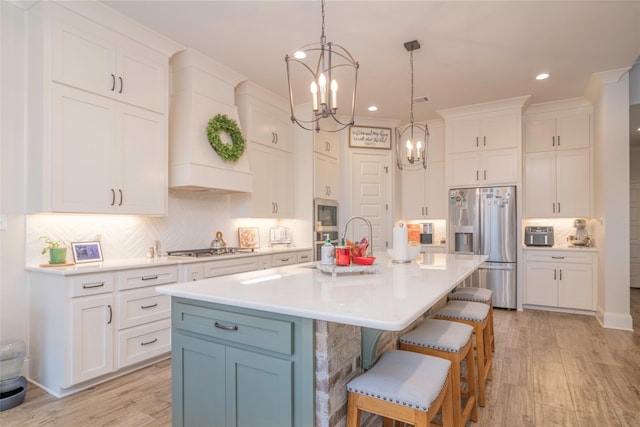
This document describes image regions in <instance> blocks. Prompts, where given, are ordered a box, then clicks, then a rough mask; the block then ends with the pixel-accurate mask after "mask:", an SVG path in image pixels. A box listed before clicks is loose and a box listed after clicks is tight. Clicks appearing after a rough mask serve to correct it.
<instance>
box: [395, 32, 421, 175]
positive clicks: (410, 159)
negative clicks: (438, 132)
mask: <svg viewBox="0 0 640 427" xmlns="http://www.w3.org/2000/svg"><path fill="white" fill-rule="evenodd" d="M404 47H405V49H407V51H409V53H410V57H411V59H410V62H411V98H410V103H411V115H410V116H409V123H408V124H406V125H404V126H400V127H398V128H396V165H397V166H398V169H400V170H403V169H405V168H407V169H409V168H418V167H423V168H424V169H426V168H427V149H428V145H429V127H428V126H427V125H426V124H424V125H421V124H415V123H414V122H413V103H414V98H413V51H414V50H416V49H420V43H418V41H417V40H413V41H410V42H406V43H405V44H404Z"/></svg>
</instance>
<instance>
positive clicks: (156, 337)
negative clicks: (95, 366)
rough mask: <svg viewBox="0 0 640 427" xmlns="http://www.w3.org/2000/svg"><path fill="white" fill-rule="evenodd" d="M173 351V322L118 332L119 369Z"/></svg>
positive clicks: (166, 321) (163, 321)
mask: <svg viewBox="0 0 640 427" xmlns="http://www.w3.org/2000/svg"><path fill="white" fill-rule="evenodd" d="M170 351H171V320H170V319H167V320H161V321H159V322H155V323H150V324H148V325H144V326H138V327H137V328H131V329H127V330H126V331H120V332H118V353H117V354H118V368H123V367H125V366H129V365H132V364H134V363H138V362H142V361H144V360H147V359H150V358H152V357H155V356H160V355H161V354H164V353H169V352H170Z"/></svg>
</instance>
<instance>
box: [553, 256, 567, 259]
mask: <svg viewBox="0 0 640 427" xmlns="http://www.w3.org/2000/svg"><path fill="white" fill-rule="evenodd" d="M551 259H564V257H563V256H552V257H551Z"/></svg>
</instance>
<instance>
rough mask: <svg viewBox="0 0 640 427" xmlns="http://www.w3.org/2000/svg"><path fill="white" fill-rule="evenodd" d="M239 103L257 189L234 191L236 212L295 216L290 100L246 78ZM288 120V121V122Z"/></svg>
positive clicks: (242, 214)
mask: <svg viewBox="0 0 640 427" xmlns="http://www.w3.org/2000/svg"><path fill="white" fill-rule="evenodd" d="M236 103H237V105H238V112H239V114H240V120H241V122H242V126H243V128H244V129H245V131H246V132H247V139H248V141H249V144H248V145H247V147H248V152H249V162H250V164H251V173H252V174H253V192H252V193H251V194H234V195H232V198H233V200H234V201H235V202H236V203H237V211H236V215H238V216H246V217H254V218H291V217H293V213H294V212H293V176H294V167H293V153H292V151H293V141H292V137H293V127H292V124H291V120H289V119H288V117H289V116H288V113H287V111H286V105H287V104H286V101H285V100H283V99H281V98H278V97H277V96H276V95H275V94H273V93H271V92H269V91H267V90H265V89H263V88H261V87H259V86H257V85H255V84H254V83H252V82H249V81H246V82H243V83H241V84H240V85H238V86H237V87H236ZM287 121H288V122H287Z"/></svg>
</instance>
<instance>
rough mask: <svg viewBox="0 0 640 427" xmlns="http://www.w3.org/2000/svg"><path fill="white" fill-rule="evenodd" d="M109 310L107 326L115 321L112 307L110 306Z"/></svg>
mask: <svg viewBox="0 0 640 427" xmlns="http://www.w3.org/2000/svg"><path fill="white" fill-rule="evenodd" d="M107 308H109V321H108V322H107V325H110V324H111V321H112V320H113V309H112V308H111V305H108V306H107Z"/></svg>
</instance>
